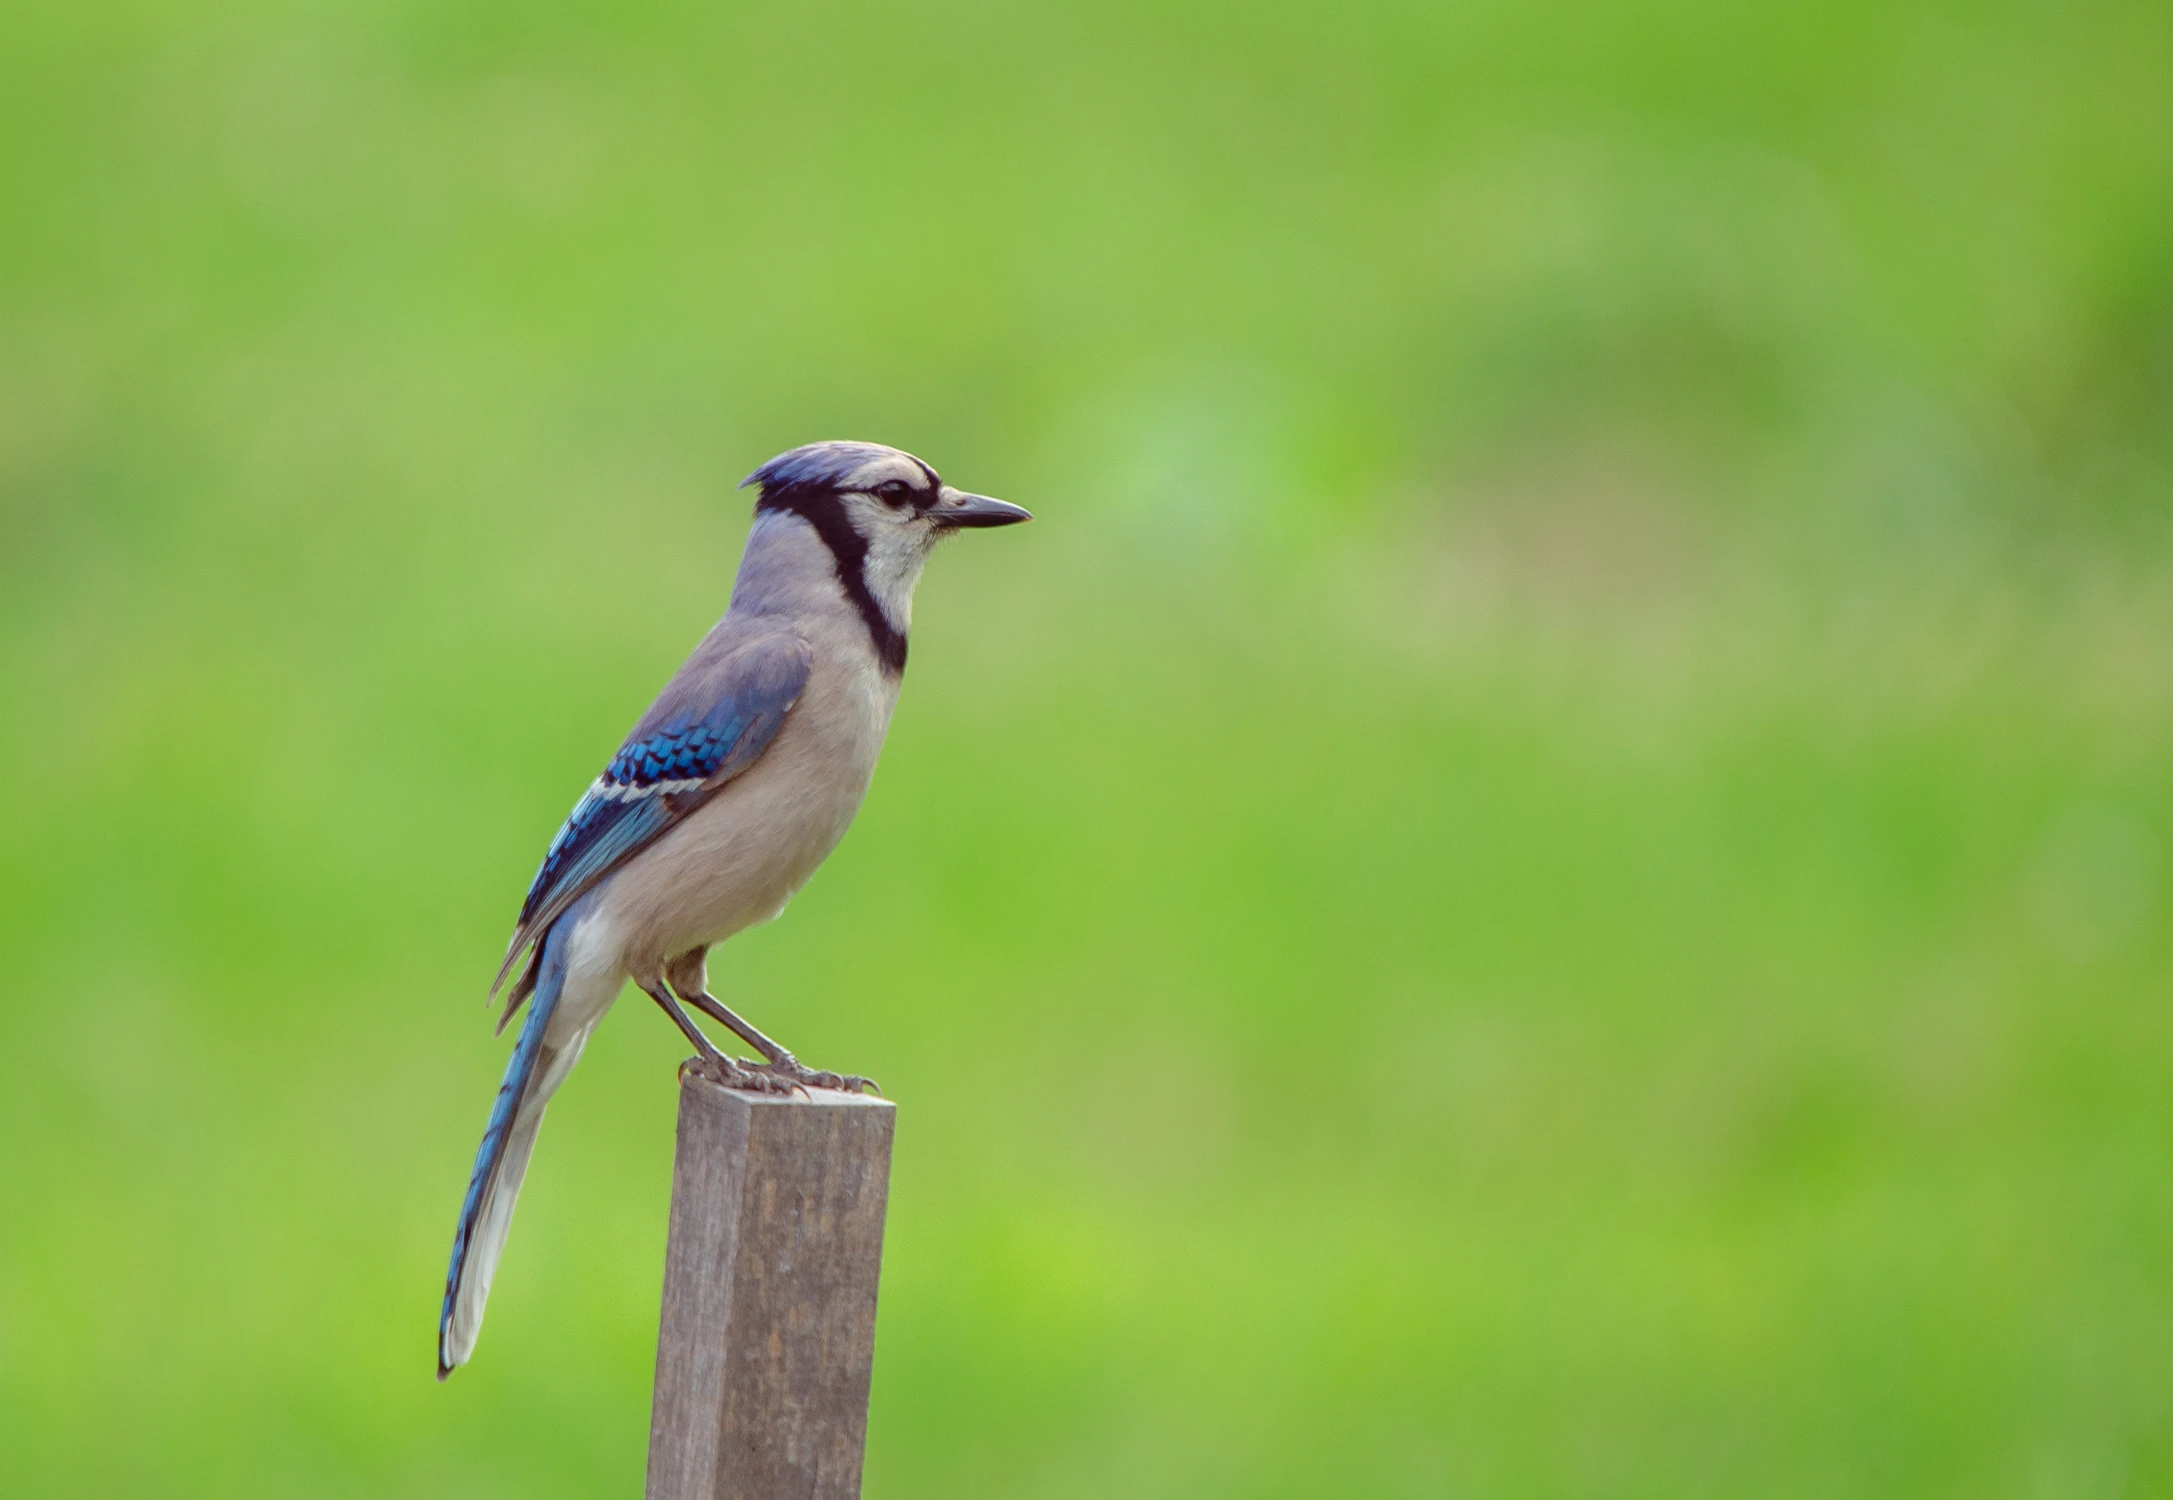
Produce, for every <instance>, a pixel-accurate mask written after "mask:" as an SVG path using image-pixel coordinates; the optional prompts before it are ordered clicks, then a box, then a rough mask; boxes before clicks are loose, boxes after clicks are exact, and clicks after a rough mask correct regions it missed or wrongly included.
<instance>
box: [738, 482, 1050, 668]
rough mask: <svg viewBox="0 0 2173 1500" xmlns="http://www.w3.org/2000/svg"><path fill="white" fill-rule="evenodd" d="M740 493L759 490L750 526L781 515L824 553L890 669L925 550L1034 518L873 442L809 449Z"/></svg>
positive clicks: (900, 661)
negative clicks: (793, 518)
mask: <svg viewBox="0 0 2173 1500" xmlns="http://www.w3.org/2000/svg"><path fill="white" fill-rule="evenodd" d="M748 485H759V486H760V487H761V494H760V498H758V499H757V500H756V501H755V515H756V517H757V518H758V519H759V518H760V517H761V516H762V515H764V514H765V513H772V512H778V511H784V512H789V513H791V514H793V515H797V516H799V517H800V518H801V519H802V520H804V521H806V522H807V523H808V524H809V525H810V526H812V527H813V528H814V529H815V533H816V535H818V536H820V537H821V538H822V540H823V541H824V542H825V543H826V544H828V546H829V548H830V552H831V555H832V557H833V558H834V559H835V560H836V563H837V576H838V581H839V582H840V584H842V585H843V587H844V589H845V592H846V595H847V596H848V597H849V598H852V599H853V600H854V601H855V602H856V603H857V604H859V606H860V608H861V611H862V613H863V614H866V615H868V616H869V626H870V628H871V629H872V630H874V631H875V633H876V636H877V640H878V645H879V646H880V647H881V648H882V650H883V654H884V657H885V659H886V660H889V659H890V658H891V657H893V656H895V658H896V661H895V664H896V665H898V666H903V665H904V661H905V632H906V629H907V626H908V625H909V624H910V622H911V619H912V612H913V585H914V584H915V583H916V582H918V581H919V579H920V572H921V565H922V564H923V563H925V562H926V561H927V560H928V553H929V551H930V549H932V548H933V547H934V546H935V544H936V543H937V542H939V541H941V540H943V539H944V538H945V537H947V536H950V535H952V534H953V533H954V532H958V531H962V530H966V529H969V528H979V527H984V526H1010V525H1013V524H1015V523H1017V522H1019V521H1031V520H1032V519H1033V515H1032V513H1031V512H1029V511H1027V510H1025V509H1024V508H1023V507H1021V506H1017V505H1013V504H1011V503H1010V502H1009V501H1006V500H993V499H990V498H989V497H988V496H986V495H972V494H968V493H967V492H966V491H964V490H960V489H953V488H952V487H951V486H950V485H947V484H945V483H944V482H943V480H942V479H941V477H939V476H938V475H937V473H936V471H935V470H934V469H931V468H930V467H928V465H927V464H925V463H922V462H921V461H920V460H919V459H917V458H915V457H914V456H913V455H912V454H910V453H907V452H904V451H903V450H901V449H897V448H886V447H884V446H883V445H882V444H881V443H844V442H829V443H808V444H806V445H805V446H803V447H799V448H794V449H793V450H792V451H791V452H789V453H780V454H778V455H777V457H775V458H773V459H771V460H770V461H769V462H768V463H766V464H764V465H763V466H762V467H761V468H759V469H757V470H755V471H754V472H753V473H752V474H749V475H748V476H747V477H746V478H745V479H743V480H741V481H740V487H741V488H742V489H744V488H746V487H747V486H748ZM886 637H894V638H895V643H894V644H892V642H891V641H890V640H889V639H887V638H886Z"/></svg>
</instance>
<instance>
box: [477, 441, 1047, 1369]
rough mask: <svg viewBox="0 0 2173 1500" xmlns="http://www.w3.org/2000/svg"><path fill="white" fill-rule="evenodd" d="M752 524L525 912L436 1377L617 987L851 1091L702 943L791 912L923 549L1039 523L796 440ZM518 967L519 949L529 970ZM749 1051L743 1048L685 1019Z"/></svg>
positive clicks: (788, 1083) (782, 1068) (758, 1086)
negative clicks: (719, 994) (776, 1036)
mask: <svg viewBox="0 0 2173 1500" xmlns="http://www.w3.org/2000/svg"><path fill="white" fill-rule="evenodd" d="M750 485H752V486H754V487H755V489H756V499H755V507H754V524H753V526H752V528H751V529H750V530H749V531H748V534H747V544H746V549H745V551H744V553H743V554H742V556H741V559H740V565H739V572H738V574H737V576H736V577H735V579H734V580H733V584H732V592H731V597H730V600H729V602H728V605H727V607H726V609H725V613H724V616H723V618H722V619H720V620H719V621H718V622H717V624H716V626H715V627H714V628H713V629H712V630H710V632H709V633H708V634H707V635H706V636H704V637H703V638H702V641H701V643H700V644H699V645H697V646H696V647H695V648H694V652H693V654H692V655H690V656H689V657H688V658H687V660H686V662H685V664H684V665H682V666H681V667H680V668H679V670H678V671H677V672H676V673H675V674H673V676H672V678H671V680H670V681H669V682H667V683H666V684H665V685H664V689H663V691H662V692H660V693H659V694H657V697H656V701H655V702H654V703H653V704H651V705H650V707H649V710H648V712H647V713H645V714H643V715H642V716H641V719H640V721H639V722H638V723H636V724H635V725H634V728H633V730H632V732H631V733H629V734H628V735H627V736H626V739H625V741H624V742H623V743H622V744H621V745H620V747H619V749H618V752H617V753H616V754H615V755H613V756H612V758H611V760H610V763H609V764H608V765H606V766H605V767H604V770H603V774H601V775H600V776H598V777H597V778H596V780H595V781H594V782H593V783H592V784H591V785H590V786H589V788H588V790H587V791H586V792H584V793H583V794H582V796H581V798H580V800H579V801H578V802H576V803H575V805H574V809H573V811H572V812H571V813H570V814H569V815H568V816H567V818H566V821H565V823H564V825H563V826H561V827H560V829H559V831H558V835H557V837H555V838H554V839H552V841H551V843H550V846H549V848H548V849H547V850H546V851H545V853H544V856H543V863H542V866H541V867H540V868H539V869H538V870H537V871H536V876H535V879H534V882H533V883H532V884H531V885H530V886H529V889H528V895H527V898H526V899H525V900H524V901H523V902H522V903H521V910H520V916H519V919H518V920H517V922H516V923H515V926H514V930H513V938H512V941H511V943H510V944H509V945H508V947H507V949H506V956H505V962H504V963H503V964H502V965H500V967H499V970H498V977H497V979H496V980H495V981H494V982H493V984H492V985H491V994H492V996H493V997H495V996H496V995H497V993H498V991H499V990H500V989H501V988H502V987H504V985H505V981H506V977H507V976H508V975H509V974H512V973H514V971H515V969H516V966H518V969H519V975H518V977H517V978H516V979H515V980H514V982H513V984H512V987H511V988H510V989H507V990H506V991H505V994H506V1000H505V1008H504V1010H503V1012H502V1013H501V1014H500V1016H499V1018H498V1029H499V1031H500V1032H503V1031H504V1030H505V1027H506V1025H507V1023H508V1022H510V1021H511V1020H512V1018H513V1017H514V1015H515V1014H516V1013H518V1012H519V1010H520V1009H521V1006H522V1005H523V1003H524V1002H525V1003H526V1004H527V1006H528V1017H527V1020H526V1021H525V1022H524V1023H523V1024H522V1026H521V1030H520V1035H519V1037H518V1038H517V1039H516V1041H515V1043H514V1047H513V1052H512V1055H511V1057H510V1058H509V1059H508V1060H507V1063H506V1070H505V1078H504V1081H503V1082H502V1083H501V1084H500V1085H499V1088H498V1095H497V1098H496V1100H495V1101H494V1102H493V1104H492V1107H491V1111H490V1119H489V1123H488V1124H487V1126H486V1127H485V1129H484V1132H483V1140H482V1144H481V1146H480V1147H478V1148H477V1151H476V1156H475V1167H474V1170H473V1172H472V1173H471V1175H470V1177H469V1180H468V1189H467V1193H466V1195H465V1197H464V1198H463V1200H462V1202H461V1206H460V1217H459V1221H458V1223H457V1224H456V1226H455V1229H454V1233H453V1253H452V1262H451V1265H450V1266H449V1267H448V1268H447V1271H446V1276H445V1301H444V1305H443V1308H442V1310H441V1312H440V1314H439V1319H438V1379H439V1380H441V1381H442V1380H443V1379H445V1377H446V1376H447V1375H448V1374H450V1373H451V1372H452V1371H453V1370H454V1369H455V1368H456V1367H458V1366H460V1365H462V1364H465V1363H467V1361H468V1360H469V1358H470V1357H471V1356H472V1355H473V1353H474V1351H475V1342H476V1336H477V1334H478V1333H479V1332H480V1331H481V1329H482V1323H483V1308H484V1304H485V1302H486V1301H487V1300H488V1299H489V1296H490V1285H491V1278H492V1276H493V1275H494V1274H495V1273H496V1271H497V1268H498V1260H499V1256H500V1254H501V1253H502V1252H503V1250H504V1249H505V1242H506V1233H507V1230H508V1229H509V1228H510V1227H511V1224H512V1218H513V1205H514V1200H515V1199H516V1198H517V1197H518V1196H519V1194H520V1190H521V1180H522V1178H523V1176H524V1175H525V1174H526V1173H527V1170H528V1159H529V1156H530V1154H531V1153H532V1152H533V1151H534V1149H535V1144H536V1132H537V1128H538V1127H539V1126H540V1125H541V1123H542V1119H543V1111H544V1107H545V1106H546V1105H547V1104H548V1103H549V1102H550V1100H551V1097H552V1095H554V1094H555V1093H557V1091H558V1089H559V1087H560V1085H562V1084H563V1083H564V1082H565V1081H566V1077H567V1074H568V1073H570V1072H571V1071H572V1069H573V1066H574V1064H575V1062H576V1061H578V1060H579V1058H580V1056H581V1049H582V1047H583V1046H584V1045H586V1043H587V1042H588V1039H589V1034H590V1033H591V1032H592V1031H593V1030H594V1029H595V1027H596V1024H597V1022H599V1021H600V1020H602V1019H603V1017H604V1014H605V1013H606V1012H607V1011H609V1010H610V1009H611V1006H612V1003H613V1002H614V1001H615V1000H616V999H617V998H618V995H619V993H620V992H621V990H622V989H623V988H624V987H625V985H626V983H627V982H628V981H632V982H633V984H634V985H635V986H636V987H637V988H639V989H640V990H642V991H643V992H644V993H645V994H647V995H648V997H649V998H650V999H651V1000H654V1001H655V1002H656V1004H657V1006H658V1007H659V1008H660V1009H661V1010H662V1011H663V1012H664V1014H665V1015H667V1016H669V1017H670V1018H671V1020H672V1022H673V1024H675V1025H676V1026H677V1027H678V1028H679V1030H680V1031H681V1032H682V1033H684V1034H685V1036H686V1039H687V1041H688V1042H689V1043H691V1044H692V1045H693V1047H694V1049H695V1054H696V1055H695V1057H694V1058H693V1059H691V1060H690V1061H689V1062H688V1063H687V1064H686V1065H685V1066H686V1067H688V1068H689V1069H692V1070H695V1071H697V1072H699V1073H700V1074H702V1075H703V1076H706V1077H708V1078H710V1079H712V1080H714V1081H715V1082H718V1083H721V1084H723V1085H725V1086H727V1087H730V1088H739V1089H753V1090H760V1091H765V1092H790V1091H796V1090H801V1089H808V1088H831V1089H852V1090H859V1089H864V1088H872V1087H873V1085H872V1083H871V1082H870V1081H869V1080H868V1079H866V1078H862V1077H859V1076H857V1075H852V1074H839V1073H831V1072H825V1071H821V1070H818V1069H814V1068H809V1067H807V1066H805V1065H803V1064H802V1063H801V1062H800V1061H799V1059H798V1058H796V1057H794V1056H793V1054H792V1053H791V1052H789V1051H787V1050H786V1049H785V1048H783V1047H781V1046H779V1045H778V1044H777V1043H775V1042H773V1041H771V1040H770V1039H769V1038H768V1037H766V1036H764V1035H763V1034H762V1033H761V1032H759V1031H757V1030H756V1029H755V1028H754V1027H753V1026H751V1025H749V1024H748V1023H747V1022H746V1021H744V1020H742V1019H741V1018H740V1017H739V1016H738V1015H737V1014H735V1013H734V1012H733V1011H731V1010H730V1009H728V1008H726V1007H725V1006H724V1005H723V1004H722V1003H721V1002H720V1001H718V1000H717V999H716V998H715V997H714V996H712V995H711V994H710V993H709V983H708V974H707V958H708V952H709V949H710V948H711V947H713V946H715V945H716V944H718V943H721V942H723V941H724V940H725V939H727V938H729V937H731V936H732V935H733V934H734V933H737V932H740V931H742V930H744V929H745V928H748V927H751V926H754V925H756V924H758V923H761V922H766V921H769V920H770V919H772V918H774V917H776V916H777V915H778V914H779V913H780V912H781V911H783V910H784V907H785V904H786V902H788V901H790V900H791V899H792V897H793V895H794V893H795V892H797V891H798V890H799V889H800V887H801V886H802V885H804V884H805V883H806V882H807V880H808V879H809V877H810V876H812V875H813V874H814V873H815V870H816V868H817V867H818V866H820V865H821V864H822V862H823V860H824V859H825V858H827V857H828V856H829V854H830V851H831V850H832V849H834V848H835V847H836V846H837V843H838V840H839V839H841V838H842V837H844V834H845V830H846V828H847V826H848V825H849V824H850V823H851V822H852V820H853V815H854V813H855V812H857V811H858V810H859V807H860V803H861V800H862V798H863V797H864V796H865V795H866V793H867V790H868V782H869V779H870V777H871V776H873V774H874V771H875V762H876V756H877V754H878V753H879V752H880V751H881V749H882V747H883V739H884V736H885V734H886V732H887V731H888V729H889V726H890V717H891V711H892V709H893V708H894V707H895V706H896V704H897V701H898V687H899V683H900V681H901V680H902V678H903V675H904V672H905V658H906V635H907V631H908V629H909V627H910V625H911V623H912V613H913V589H914V585H915V584H916V583H918V582H919V580H920V575H921V569H922V565H923V564H925V563H926V562H927V560H928V555H929V553H930V551H931V550H932V549H933V548H934V547H935V544H936V543H937V542H939V541H941V540H942V539H944V538H945V537H948V536H951V535H953V534H954V533H956V532H959V531H962V530H969V529H976V528H982V527H992V526H1009V525H1013V524H1015V523H1017V522H1020V521H1028V520H1031V519H1033V517H1032V515H1031V514H1030V513H1029V512H1028V511H1026V510H1025V509H1024V508H1022V507H1020V506H1017V505H1013V504H1011V503H1010V502H1008V501H1004V500H996V499H992V498H990V497H989V496H986V495H975V494H969V493H967V492H965V491H963V490H958V489H954V488H953V487H951V486H950V485H948V484H945V483H944V482H943V480H942V479H941V478H940V477H939V476H938V475H937V474H936V471H935V470H934V469H932V468H930V467H929V466H928V465H927V464H925V463H923V462H922V461H921V460H920V459H918V458H916V457H914V456H913V455H912V454H910V453H907V452H905V451H903V450H902V449H898V448H891V447H886V446H884V445H882V444H880V443H861V442H820V443H809V444H805V445H803V446H801V447H798V448H794V449H792V450H791V451H789V452H786V453H781V454H779V455H778V456H777V457H775V458H773V459H771V460H770V461H769V462H767V463H765V464H763V465H762V466H761V467H760V468H758V469H756V470H755V471H754V472H753V473H752V474H750V475H748V476H747V477H746V478H745V479H744V480H742V481H740V488H742V489H745V488H747V487H748V486H750ZM524 960H525V962H524ZM687 1006H692V1007H694V1008H695V1009H696V1010H698V1011H701V1012H702V1013H703V1014H705V1015H707V1016H709V1017H710V1018H711V1019H713V1020H715V1021H716V1022H718V1023H719V1024H721V1025H723V1026H724V1027H726V1028H727V1029H728V1030H730V1031H731V1032H732V1033H733V1034H734V1035H735V1036H737V1037H738V1038H739V1039H740V1040H741V1041H743V1042H745V1043H746V1044H747V1046H749V1047H751V1048H752V1049H753V1050H754V1051H755V1052H757V1053H759V1054H760V1055H761V1061H759V1062H755V1061H751V1060H749V1061H741V1060H738V1059H735V1058H733V1057H731V1056H729V1055H728V1054H726V1053H725V1052H723V1051H721V1050H720V1049H719V1048H717V1047H716V1046H715V1045H714V1044H713V1043H712V1042H711V1041H710V1040H709V1038H708V1037H707V1036H706V1035H705V1034H704V1033H703V1031H702V1029H701V1028H700V1027H699V1026H698V1025H696V1023H695V1022H694V1021H693V1020H692V1019H691V1018H690V1017H689V1016H688V1014H687V1011H686V1007H687Z"/></svg>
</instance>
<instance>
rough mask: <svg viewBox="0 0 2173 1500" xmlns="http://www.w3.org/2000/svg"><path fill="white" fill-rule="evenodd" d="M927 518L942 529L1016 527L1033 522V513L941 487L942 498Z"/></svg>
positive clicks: (1015, 506) (1022, 508)
mask: <svg viewBox="0 0 2173 1500" xmlns="http://www.w3.org/2000/svg"><path fill="white" fill-rule="evenodd" d="M928 514H929V515H930V516H931V517H932V518H933V519H934V520H935V521H936V522H937V523H938V524H940V525H944V526H1015V525H1017V524H1018V523H1019V522H1021V521H1031V520H1032V519H1033V518H1034V513H1033V512H1032V511H1030V510H1028V509H1026V507H1025V506H1023V505H1013V504H1012V503H1011V502H1010V501H1008V500H992V499H990V498H989V497H988V496H986V495H969V494H967V493H966V492H965V491H964V490H954V489H952V488H951V487H950V486H949V485H945V486H944V487H943V493H942V495H941V496H940V497H938V499H937V501H936V503H935V505H934V506H932V507H930V509H929V512H928Z"/></svg>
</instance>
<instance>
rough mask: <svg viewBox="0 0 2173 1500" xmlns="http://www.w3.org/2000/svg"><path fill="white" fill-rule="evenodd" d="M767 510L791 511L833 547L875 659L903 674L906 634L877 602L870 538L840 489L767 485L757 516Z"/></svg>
mask: <svg viewBox="0 0 2173 1500" xmlns="http://www.w3.org/2000/svg"><path fill="white" fill-rule="evenodd" d="M769 510H782V511H790V512H791V513H792V514H793V515H796V516H798V517H799V518H800V519H801V520H803V521H805V522H807V524H808V525H810V526H812V527H814V528H815V535H817V536H819V537H821V538H822V542H823V545H824V546H825V547H828V548H829V549H830V560H831V562H832V563H834V564H835V565H836V567H837V575H838V586H839V587H840V588H842V589H844V590H845V597H846V598H848V599H850V600H851V601H852V602H853V607H854V608H856V609H858V610H859V611H860V618H861V620H862V621H863V622H864V623H865V624H866V625H867V627H868V640H869V642H870V643H871V644H873V645H874V647H875V656H876V659H877V660H878V661H880V662H882V664H883V670H884V671H886V672H888V673H890V674H891V676H893V677H896V676H899V675H901V674H903V673H904V671H905V632H903V631H901V630H899V629H898V628H897V627H896V626H894V625H892V624H891V623H890V617H889V616H888V615H886V614H884V613H883V606H882V605H880V604H878V603H876V602H875V595H874V594H873V593H872V592H871V591H870V590H869V588H868V539H867V538H866V537H864V536H862V535H861V534H860V533H859V531H858V530H856V529H855V528H854V526H853V523H852V518H851V517H850V516H848V515H846V514H845V502H844V500H843V499H841V498H839V496H838V492H837V491H836V490H833V489H829V488H826V487H823V486H820V485H803V484H788V485H781V486H778V487H776V488H774V489H773V488H770V487H768V486H764V487H763V490H762V498H761V499H760V500H757V501H756V502H755V514H757V515H760V514H761V513H762V512H764V511H769Z"/></svg>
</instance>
